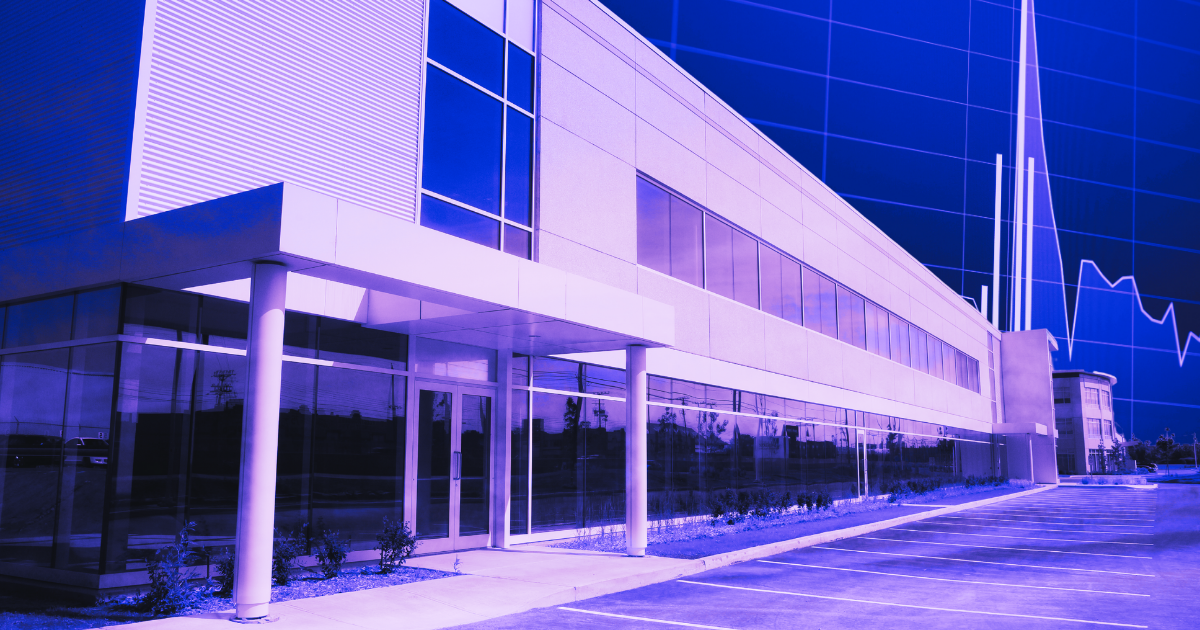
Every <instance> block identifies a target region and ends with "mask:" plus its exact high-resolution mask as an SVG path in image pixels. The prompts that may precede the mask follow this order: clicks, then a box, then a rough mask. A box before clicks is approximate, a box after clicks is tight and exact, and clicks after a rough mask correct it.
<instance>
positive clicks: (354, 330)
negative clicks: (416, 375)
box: [320, 317, 408, 370]
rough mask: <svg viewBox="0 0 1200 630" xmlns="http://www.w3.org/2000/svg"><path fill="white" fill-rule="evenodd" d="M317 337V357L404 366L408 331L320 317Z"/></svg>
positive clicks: (390, 367)
mask: <svg viewBox="0 0 1200 630" xmlns="http://www.w3.org/2000/svg"><path fill="white" fill-rule="evenodd" d="M320 340H321V354H320V358H322V359H325V360H327V361H338V362H341V363H356V364H358V365H373V366H375V367H382V368H388V369H392V370H404V369H407V361H408V335H404V334H401V333H395V332H389V331H386V330H376V329H374V328H366V327H365V326H363V325H362V324H359V323H357V322H347V321H343V320H340V319H332V318H329V317H323V318H321V334H320Z"/></svg>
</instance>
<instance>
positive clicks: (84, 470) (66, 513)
mask: <svg viewBox="0 0 1200 630" xmlns="http://www.w3.org/2000/svg"><path fill="white" fill-rule="evenodd" d="M116 321H117V318H116V314H115V313H114V314H113V317H112V324H113V326H116ZM116 360H117V344H115V343H105V344H100V345H95V346H82V347H76V348H73V349H72V350H71V372H70V375H69V379H70V382H69V384H68V387H67V392H68V394H67V415H66V423H65V426H64V427H63V429H64V431H63V438H64V439H65V440H66V442H65V443H64V445H63V463H62V499H61V500H60V501H59V513H58V528H57V529H58V535H57V538H58V543H57V545H56V546H55V552H56V553H55V556H56V557H55V560H54V566H55V567H56V568H59V569H69V570H72V571H88V572H92V573H96V572H99V570H100V546H99V545H98V544H96V543H97V542H98V541H99V540H100V535H101V531H102V527H101V525H102V522H103V517H104V497H105V481H106V477H107V476H108V462H109V457H111V456H112V454H111V452H110V440H111V439H112V436H111V434H110V432H111V430H112V429H111V424H112V398H113V379H114V378H115V374H114V373H113V370H114V368H115V367H116Z"/></svg>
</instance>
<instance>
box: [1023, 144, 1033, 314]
mask: <svg viewBox="0 0 1200 630" xmlns="http://www.w3.org/2000/svg"><path fill="white" fill-rule="evenodd" d="M1033 165H1034V159H1033V158H1029V172H1028V173H1027V174H1026V175H1025V212H1026V213H1028V215H1029V216H1027V217H1026V218H1025V328H1024V330H1033Z"/></svg>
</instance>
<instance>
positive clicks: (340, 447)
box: [276, 367, 406, 551]
mask: <svg viewBox="0 0 1200 630" xmlns="http://www.w3.org/2000/svg"><path fill="white" fill-rule="evenodd" d="M393 381H395V383H394V382H393ZM404 381H405V379H404V377H403V376H395V377H393V376H392V375H390V374H378V373H375V372H363V371H360V370H344V369H338V368H330V367H320V368H318V374H317V413H316V418H315V422H314V424H315V427H314V437H315V440H314V442H313V444H314V449H313V450H314V452H313V481H312V484H313V486H312V487H313V490H312V493H313V510H312V512H313V514H312V519H313V520H312V522H314V523H320V522H323V523H324V524H325V527H328V528H329V529H333V530H338V531H340V532H341V535H342V536H343V537H345V538H349V539H350V545H351V549H352V550H354V551H358V550H365V549H370V548H372V547H373V546H374V545H375V534H376V533H377V532H378V531H379V527H380V523H381V521H382V519H383V517H384V516H387V517H389V518H391V519H396V518H403V515H404V507H403V505H404V442H405V440H404V438H405V431H406V429H405V415H406V414H405V409H404V401H405V396H404ZM300 524H302V523H296V524H295V525H300ZM276 526H277V527H281V528H287V527H293V526H294V525H293V524H291V523H277V524H276Z"/></svg>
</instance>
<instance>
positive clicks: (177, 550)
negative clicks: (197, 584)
mask: <svg viewBox="0 0 1200 630" xmlns="http://www.w3.org/2000/svg"><path fill="white" fill-rule="evenodd" d="M195 527H196V524H195V523H188V524H187V525H185V526H184V528H183V529H181V530H179V535H177V536H176V537H175V542H173V543H171V544H169V545H167V546H165V547H163V548H161V549H159V550H158V551H156V552H155V553H154V557H153V558H151V559H150V560H149V562H148V563H147V571H146V573H147V575H148V577H149V578H150V591H149V592H147V593H146V594H145V595H143V596H141V597H140V598H139V599H138V602H137V606H136V607H137V608H138V609H139V610H140V611H142V612H150V613H154V614H155V615H172V614H175V613H177V612H180V611H182V610H187V609H188V608H191V607H192V606H193V605H194V604H195V603H196V601H197V600H198V599H199V597H200V593H199V591H197V590H196V589H194V588H192V586H191V585H190V584H189V583H188V579H189V578H191V572H190V571H189V570H188V567H189V566H191V565H192V563H193V561H194V560H195V559H196V552H195V550H194V549H193V544H192V540H191V534H192V530H194V529H195Z"/></svg>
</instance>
